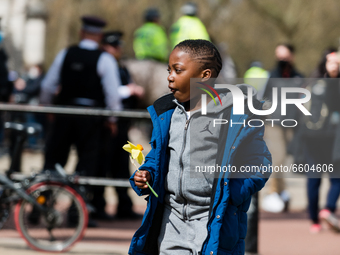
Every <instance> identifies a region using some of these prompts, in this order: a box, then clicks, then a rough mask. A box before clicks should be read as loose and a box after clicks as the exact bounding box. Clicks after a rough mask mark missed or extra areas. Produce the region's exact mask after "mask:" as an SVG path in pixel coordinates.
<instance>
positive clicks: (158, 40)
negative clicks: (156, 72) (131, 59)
mask: <svg viewBox="0 0 340 255" xmlns="http://www.w3.org/2000/svg"><path fill="white" fill-rule="evenodd" d="M133 50H134V51H135V56H136V58H137V59H155V60H158V61H161V62H167V61H168V55H169V49H168V38H167V35H166V33H165V30H164V29H163V27H162V26H160V25H158V24H156V23H154V22H146V23H145V24H144V25H143V26H141V27H140V28H139V29H137V30H136V31H135V34H134V41H133Z"/></svg>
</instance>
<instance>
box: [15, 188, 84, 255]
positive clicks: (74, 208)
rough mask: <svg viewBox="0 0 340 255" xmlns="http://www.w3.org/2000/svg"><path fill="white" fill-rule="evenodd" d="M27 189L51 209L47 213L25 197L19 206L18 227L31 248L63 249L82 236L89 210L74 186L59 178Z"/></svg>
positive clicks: (56, 250) (17, 210) (16, 208)
mask: <svg viewBox="0 0 340 255" xmlns="http://www.w3.org/2000/svg"><path fill="white" fill-rule="evenodd" d="M27 193H28V194H30V195H31V196H33V197H34V198H35V199H36V201H37V202H38V203H39V204H41V205H43V206H44V207H45V208H47V209H48V212H47V213H45V212H41V211H40V210H39V209H38V208H37V207H35V206H33V205H32V204H30V203H29V202H27V201H24V200H23V201H21V202H19V203H18V204H17V205H16V207H15V215H14V219H15V225H16V228H17V230H18V232H19V233H20V234H21V236H22V237H23V238H24V239H25V241H26V242H27V244H28V245H29V246H30V247H31V248H33V249H35V250H39V251H50V252H51V251H52V252H63V251H66V250H68V249H69V248H71V246H72V245H74V244H75V243H76V242H77V241H79V240H81V238H82V237H83V235H84V232H85V229H86V227H87V222H88V213H87V209H86V204H85V202H84V200H83V199H82V197H81V196H80V195H79V194H78V193H77V192H76V191H75V190H74V189H72V188H70V187H69V186H66V185H64V184H62V183H58V182H41V183H38V184H35V185H33V186H32V187H30V188H29V189H28V190H27ZM51 216H52V217H51Z"/></svg>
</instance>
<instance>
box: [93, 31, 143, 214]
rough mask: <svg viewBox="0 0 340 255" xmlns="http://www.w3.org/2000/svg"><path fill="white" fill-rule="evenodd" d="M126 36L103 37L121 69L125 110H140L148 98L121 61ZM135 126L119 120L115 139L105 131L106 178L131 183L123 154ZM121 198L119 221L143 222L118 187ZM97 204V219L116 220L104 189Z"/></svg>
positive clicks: (101, 164) (116, 33)
mask: <svg viewBox="0 0 340 255" xmlns="http://www.w3.org/2000/svg"><path fill="white" fill-rule="evenodd" d="M122 36H123V33H122V32H120V31H111V32H107V33H105V34H104V36H103V40H102V46H103V49H104V50H105V51H106V52H108V53H110V54H111V55H112V56H113V57H114V58H115V59H116V60H117V63H118V66H119V74H120V79H121V86H120V87H119V89H118V93H119V94H120V96H121V98H122V99H123V100H122V103H123V108H124V109H136V108H137V106H138V99H139V98H141V97H142V96H143V94H144V89H143V88H142V87H140V86H138V85H136V84H134V83H133V81H132V79H131V76H130V73H129V71H128V69H127V68H126V67H125V66H124V65H123V64H122V62H121V58H122V55H123V41H122V40H121V38H122ZM130 125H131V121H130V119H127V118H120V119H118V134H117V135H116V136H112V135H111V133H110V130H109V129H107V127H106V126H104V127H103V132H102V137H101V139H102V140H101V141H102V142H101V150H100V157H99V162H98V163H99V166H98V171H99V172H100V176H102V177H106V176H109V177H113V178H118V179H129V177H130V171H129V162H130V160H129V154H128V153H126V152H125V151H124V150H122V147H123V145H124V144H126V141H128V140H129V139H128V131H129V128H130ZM116 192H117V195H118V206H117V213H116V217H115V218H116V219H140V218H141V217H142V215H140V214H137V213H135V212H134V211H133V209H132V201H131V198H130V197H129V195H128V189H127V188H123V187H116ZM94 196H95V197H96V200H94V201H93V206H94V207H95V208H96V212H95V214H94V215H93V217H94V218H97V219H102V220H113V219H115V218H113V217H112V216H110V215H108V214H107V213H106V212H105V206H106V201H105V199H104V187H96V188H95V190H94Z"/></svg>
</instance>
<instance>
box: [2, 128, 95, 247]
mask: <svg viewBox="0 0 340 255" xmlns="http://www.w3.org/2000/svg"><path fill="white" fill-rule="evenodd" d="M5 128H10V129H14V130H16V131H20V132H18V133H19V135H20V134H21V135H22V136H23V137H25V136H26V135H27V134H34V133H36V132H38V129H35V128H34V127H32V125H25V124H19V123H8V122H7V123H5ZM18 141H21V146H22V144H23V143H22V139H18ZM19 145H20V144H17V145H16V146H17V149H16V150H15V151H16V152H19V151H20V148H19V147H20V146H19ZM17 158H18V155H17V154H14V156H13V158H12V163H11V167H10V170H9V171H7V173H6V175H0V229H1V228H2V227H3V225H4V223H5V221H6V220H7V218H8V217H9V214H10V210H11V207H12V206H13V205H14V204H16V205H15V209H14V221H15V226H16V229H17V231H18V232H19V233H20V235H21V236H22V238H23V239H24V240H25V241H26V242H27V244H28V246H30V247H31V248H33V249H35V250H38V251H48V252H64V251H67V250H69V249H70V248H71V247H72V246H73V245H74V244H75V243H76V242H78V241H79V240H81V239H82V237H83V235H84V233H85V230H86V228H87V223H88V212H87V206H86V203H85V201H84V199H83V197H84V196H83V194H82V193H84V191H82V190H81V187H78V186H77V185H76V184H75V183H76V181H75V176H68V175H66V173H65V171H64V169H63V168H62V167H61V166H60V165H58V164H57V165H56V169H55V170H56V171H45V172H43V173H42V174H39V175H36V174H33V175H31V176H30V177H24V178H23V179H22V180H20V181H16V180H14V179H18V178H13V176H15V174H13V171H12V170H11V169H13V168H12V165H13V164H15V162H14V160H15V159H17Z"/></svg>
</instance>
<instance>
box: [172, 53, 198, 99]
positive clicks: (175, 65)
mask: <svg viewBox="0 0 340 255" xmlns="http://www.w3.org/2000/svg"><path fill="white" fill-rule="evenodd" d="M168 72H169V76H168V81H169V86H168V87H169V89H170V91H171V92H172V93H173V94H174V97H175V98H176V99H177V101H178V102H181V103H184V102H187V101H189V100H190V78H203V72H204V71H202V70H201V65H200V64H199V63H197V62H196V61H194V60H193V59H192V58H191V57H190V55H189V54H188V53H186V52H184V51H182V50H180V49H178V48H176V49H174V50H173V51H172V52H171V54H170V57H169V66H168ZM193 96H194V95H191V97H193Z"/></svg>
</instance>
